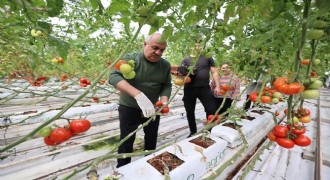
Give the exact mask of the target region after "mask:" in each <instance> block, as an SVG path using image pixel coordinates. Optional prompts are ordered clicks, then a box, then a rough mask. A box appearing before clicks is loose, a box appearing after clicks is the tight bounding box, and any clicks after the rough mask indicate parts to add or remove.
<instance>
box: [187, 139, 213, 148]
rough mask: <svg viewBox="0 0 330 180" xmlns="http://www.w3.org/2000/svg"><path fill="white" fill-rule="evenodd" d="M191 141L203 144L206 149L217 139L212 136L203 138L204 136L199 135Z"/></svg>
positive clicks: (199, 144)
mask: <svg viewBox="0 0 330 180" xmlns="http://www.w3.org/2000/svg"><path fill="white" fill-rule="evenodd" d="M189 142H191V143H193V144H196V145H198V146H201V147H203V148H205V149H206V148H208V147H209V146H211V145H212V144H214V143H215V141H214V140H212V139H211V138H208V137H204V138H203V136H199V137H197V138H195V139H192V140H190V141H189Z"/></svg>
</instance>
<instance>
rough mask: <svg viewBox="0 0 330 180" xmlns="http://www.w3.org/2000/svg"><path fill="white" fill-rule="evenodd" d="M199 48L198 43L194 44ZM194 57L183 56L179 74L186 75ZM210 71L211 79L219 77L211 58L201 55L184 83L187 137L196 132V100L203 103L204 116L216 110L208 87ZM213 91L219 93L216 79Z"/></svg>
mask: <svg viewBox="0 0 330 180" xmlns="http://www.w3.org/2000/svg"><path fill="white" fill-rule="evenodd" d="M196 47H197V48H200V45H199V43H197V44H196ZM193 59H194V57H192V56H188V57H185V58H184V59H183V61H182V63H181V66H180V67H179V69H178V71H179V73H180V74H181V75H183V76H184V75H186V73H187V69H189V68H188V67H192V65H193V63H192V61H193ZM210 71H211V72H212V76H213V79H219V76H218V72H217V70H216V68H215V63H214V60H213V58H206V57H205V56H203V55H201V56H200V57H199V58H198V60H197V63H196V65H195V67H194V70H193V74H192V75H190V78H191V82H189V83H186V84H185V85H184V90H183V99H182V100H183V103H184V108H185V110H186V113H187V119H188V125H189V129H190V134H189V136H188V137H190V136H192V135H193V134H195V133H197V125H196V119H195V108H196V101H197V99H199V101H200V102H201V103H202V104H203V106H204V109H205V112H206V116H208V115H211V114H212V115H213V114H214V113H215V112H216V107H215V101H214V98H213V95H212V92H211V88H210ZM215 93H220V85H219V82H218V81H217V83H216V87H215Z"/></svg>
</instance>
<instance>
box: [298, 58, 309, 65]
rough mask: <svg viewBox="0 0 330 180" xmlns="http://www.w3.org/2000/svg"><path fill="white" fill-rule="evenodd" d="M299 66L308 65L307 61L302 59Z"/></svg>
mask: <svg viewBox="0 0 330 180" xmlns="http://www.w3.org/2000/svg"><path fill="white" fill-rule="evenodd" d="M300 64H302V65H308V64H309V59H303V60H301V61H300Z"/></svg>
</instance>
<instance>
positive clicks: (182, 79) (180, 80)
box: [173, 76, 191, 86]
mask: <svg viewBox="0 0 330 180" xmlns="http://www.w3.org/2000/svg"><path fill="white" fill-rule="evenodd" d="M173 82H174V84H175V85H177V86H182V85H183V84H184V83H190V82H191V78H190V77H189V76H176V77H175V78H174V80H173Z"/></svg>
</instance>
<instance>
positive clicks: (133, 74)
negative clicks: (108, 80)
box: [123, 71, 136, 79]
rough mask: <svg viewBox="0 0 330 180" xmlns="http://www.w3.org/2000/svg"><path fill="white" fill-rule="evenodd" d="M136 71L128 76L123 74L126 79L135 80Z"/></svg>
mask: <svg viewBox="0 0 330 180" xmlns="http://www.w3.org/2000/svg"><path fill="white" fill-rule="evenodd" d="M135 75H136V74H135V71H131V72H129V73H128V74H123V76H124V78H125V79H133V78H134V77H135Z"/></svg>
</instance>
